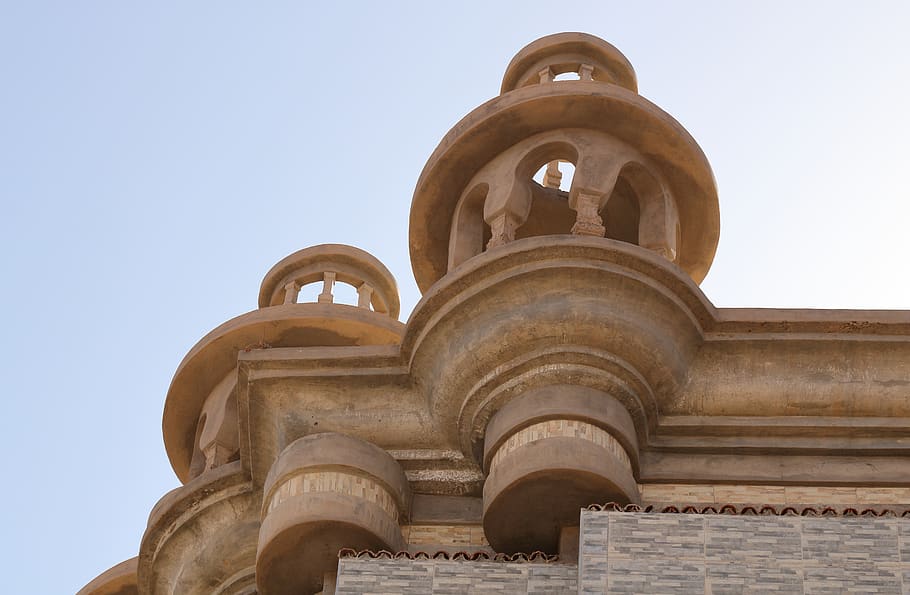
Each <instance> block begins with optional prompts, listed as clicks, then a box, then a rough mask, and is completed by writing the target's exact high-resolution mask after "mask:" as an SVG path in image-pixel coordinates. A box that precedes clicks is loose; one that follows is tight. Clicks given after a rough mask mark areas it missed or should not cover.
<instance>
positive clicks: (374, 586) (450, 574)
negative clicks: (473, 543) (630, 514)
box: [335, 558, 578, 595]
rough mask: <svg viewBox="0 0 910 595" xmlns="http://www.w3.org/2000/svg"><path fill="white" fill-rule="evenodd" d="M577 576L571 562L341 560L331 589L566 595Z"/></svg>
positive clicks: (344, 592)
mask: <svg viewBox="0 0 910 595" xmlns="http://www.w3.org/2000/svg"><path fill="white" fill-rule="evenodd" d="M577 575H578V570H577V568H576V567H575V565H572V564H536V563H522V562H485V561H474V562H471V561H449V560H407V559H402V560H390V559H384V558H382V559H364V558H344V559H342V560H340V561H339V564H338V581H337V584H336V587H335V593H336V594H337V595H354V594H357V595H361V594H370V595H380V594H383V595H384V594H387V593H388V594H391V593H402V594H407V595H411V594H415V595H416V594H418V593H419V594H422V595H424V594H427V593H433V594H436V595H462V594H466V593H469V594H476V595H483V594H488V593H490V594H493V593H496V594H500V595H501V594H506V593H533V594H535V595H544V594H547V595H549V594H554V595H569V594H574V593H577V592H578V584H577Z"/></svg>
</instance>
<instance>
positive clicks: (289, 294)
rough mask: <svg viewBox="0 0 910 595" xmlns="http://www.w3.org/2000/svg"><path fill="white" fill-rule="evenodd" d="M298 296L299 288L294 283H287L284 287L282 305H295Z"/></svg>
mask: <svg viewBox="0 0 910 595" xmlns="http://www.w3.org/2000/svg"><path fill="white" fill-rule="evenodd" d="M299 294H300V286H299V285H297V283H296V282H295V281H289V282H288V283H287V284H286V285H285V286H284V303H285V304H296V303H297V296H298V295H299Z"/></svg>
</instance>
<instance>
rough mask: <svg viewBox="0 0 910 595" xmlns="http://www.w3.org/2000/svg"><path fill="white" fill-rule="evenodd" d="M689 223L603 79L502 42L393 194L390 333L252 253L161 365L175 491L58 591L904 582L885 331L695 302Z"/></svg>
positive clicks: (622, 89) (631, 80) (322, 261)
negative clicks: (486, 87) (472, 103)
mask: <svg viewBox="0 0 910 595" xmlns="http://www.w3.org/2000/svg"><path fill="white" fill-rule="evenodd" d="M567 74H568V75H570V76H569V77H568V78H569V79H570V80H563V79H565V78H566V75H567ZM570 172H571V173H572V176H571V181H570V180H569V173H570ZM718 234H719V213H718V199H717V192H716V188H715V184H714V179H713V176H712V173H711V169H710V166H709V164H708V161H707V159H706V158H705V156H704V154H703V153H702V151H701V150H700V149H699V147H698V145H697V144H696V143H695V141H694V140H693V139H692V137H691V136H690V135H689V134H688V133H687V132H686V130H685V129H684V128H683V127H682V126H681V125H680V124H679V123H678V122H676V121H675V120H674V119H673V118H672V117H671V116H669V115H668V114H666V113H665V112H663V111H662V110H661V109H660V108H658V107H657V106H655V105H654V104H652V103H651V102H649V101H648V100H646V99H644V98H643V97H642V96H640V95H639V94H638V90H637V82H636V77H635V73H634V71H633V70H632V67H631V65H630V64H629V62H628V60H626V58H625V57H624V56H623V55H622V54H621V53H620V52H619V51H618V50H617V49H616V48H614V47H613V46H611V45H610V44H608V43H606V42H604V41H602V40H600V39H598V38H596V37H593V36H590V35H586V34H582V33H562V34H557V35H551V36H548V37H545V38H542V39H539V40H537V41H535V42H533V43H531V44H530V45H528V46H527V47H525V48H524V49H522V50H521V51H520V52H519V53H518V55H516V56H515V58H514V59H513V60H512V62H511V63H510V64H509V65H508V67H507V69H506V73H505V76H504V77H503V82H502V87H501V91H500V95H499V96H498V97H496V98H494V99H491V100H490V101H488V102H487V103H485V104H483V105H481V106H480V107H478V108H477V109H475V110H474V111H472V112H471V113H470V114H468V115H467V116H465V117H464V118H463V119H462V120H461V121H460V122H459V123H458V124H456V125H455V126H454V127H453V128H452V130H451V131H450V132H449V133H448V134H447V135H446V136H445V137H444V138H443V139H442V141H441V142H440V144H439V146H438V148H437V149H436V151H434V153H433V154H432V155H431V156H430V158H429V160H428V162H427V164H426V166H425V168H424V170H423V173H422V174H421V176H420V179H419V180H418V182H417V187H416V190H415V192H414V198H413V202H412V205H411V214H410V250H411V263H412V266H413V270H414V275H415V278H416V280H417V284H418V286H419V288H420V290H421V292H422V293H423V299H422V300H421V301H420V303H419V304H418V305H417V306H416V308H415V309H414V311H413V312H412V313H411V315H410V317H409V319H408V321H407V323H406V324H402V323H401V322H399V321H398V314H399V299H398V294H397V289H396V284H395V281H394V279H393V277H392V275H391V274H390V273H389V271H388V270H387V269H386V268H385V267H384V266H383V265H382V263H380V262H379V261H377V260H376V259H375V258H373V257H372V256H370V255H369V254H367V253H365V252H363V251H361V250H358V249H356V248H353V247H350V246H344V245H322V246H315V247H311V248H306V249H304V250H301V251H299V252H296V253H295V254H292V255H291V256H288V257H287V258H285V259H284V260H282V261H280V262H279V263H278V264H276V265H275V266H274V267H273V268H272V269H271V270H270V271H269V272H268V273H267V274H266V276H265V279H264V280H263V282H262V285H261V287H260V291H259V308H258V309H257V310H254V311H252V312H249V313H247V314H243V315H241V316H238V317H237V318H234V319H233V320H230V321H228V322H226V323H224V324H223V325H221V326H219V327H218V328H216V329H215V330H213V331H212V332H211V333H209V334H208V335H206V336H205V337H204V338H202V339H201V340H200V341H199V343H197V344H196V346H195V347H193V349H192V350H191V351H190V352H189V353H188V354H187V356H186V357H185V358H184V360H183V362H182V363H181V364H180V366H179V367H178V369H177V372H176V373H175V375H174V379H173V381H172V383H171V386H170V388H169V390H168V394H167V398H166V401H165V408H164V422H163V430H164V439H165V445H166V448H167V453H168V457H169V459H170V461H171V464H172V466H173V468H174V471H175V472H176V474H177V476H178V477H179V478H180V481H181V483H182V484H183V485H182V486H181V487H179V488H177V489H176V490H174V491H172V492H170V493H168V494H166V495H165V496H164V497H163V498H162V499H161V501H160V502H159V503H158V504H157V505H156V506H155V508H154V509H153V510H152V512H151V515H150V518H149V524H148V528H147V530H146V532H145V535H144V536H143V538H142V542H141V545H140V548H139V555H138V557H137V558H135V559H133V560H130V561H127V562H125V563H123V564H121V565H118V566H116V567H114V568H113V569H111V570H109V571H107V572H106V573H104V574H102V575H101V576H99V577H98V578H97V579H95V580H94V581H92V583H90V584H89V585H87V586H86V587H85V588H84V589H83V591H82V592H81V593H84V594H85V595H89V594H91V595H114V594H121V595H125V594H127V593H137V592H138V593H142V594H155V595H165V594H181V595H183V594H210V593H217V594H223V595H240V594H251V593H260V594H261V595H284V594H291V593H316V592H324V593H336V592H337V593H359V592H376V591H384V592H410V593H426V592H434V591H437V592H443V591H444V592H483V591H484V590H485V589H489V590H496V591H497V592H511V593H516V592H520V593H524V592H539V593H574V592H586V593H589V592H591V593H597V592H606V591H621V592H648V591H663V592H667V591H671V592H721V591H724V590H725V589H726V590H728V591H731V592H742V591H747V590H749V589H756V590H759V591H760V590H763V589H765V590H767V589H769V588H772V587H773V588H775V589H778V590H783V591H787V592H812V591H813V590H815V589H823V588H834V589H837V588H840V587H843V588H846V587H847V586H848V585H854V584H855V585H860V586H863V585H865V586H866V587H870V586H875V587H876V588H879V587H889V588H890V587H893V586H894V585H897V587H896V588H897V591H896V592H900V590H901V582H902V581H904V583H903V584H904V585H907V586H904V587H903V588H904V589H907V588H908V586H910V582H908V581H910V554H908V553H907V549H906V545H904V546H901V545H900V544H902V543H903V544H908V543H910V527H908V523H910V520H905V517H906V516H907V513H906V506H907V505H908V503H910V464H908V463H910V457H908V452H907V449H908V445H910V398H908V397H910V392H908V391H910V313H907V312H876V311H822V310H813V311H809V310H758V309H756V310H744V309H718V308H716V307H714V306H713V305H712V304H711V302H710V301H709V300H708V299H707V298H706V297H705V295H704V294H703V293H702V292H701V290H700V289H699V287H698V284H699V283H700V282H701V281H702V279H703V278H704V277H705V275H706V274H707V272H708V269H709V267H710V266H711V262H712V260H713V257H714V252H715V249H716V247H717V242H718ZM313 283H316V284H319V287H320V289H321V293H319V295H318V298H317V301H316V302H314V303H301V301H299V296H300V290H301V288H302V287H304V286H306V285H309V284H313ZM338 283H344V284H348V285H351V286H353V287H354V288H356V291H357V296H358V297H357V303H356V304H341V303H337V302H336V301H335V297H334V294H333V287H334V286H335V284H338ZM605 503H611V504H609V505H606V506H604V504H605ZM674 512H676V513H685V514H673V513H674ZM724 512H725V513H729V514H728V515H724V514H719V513H724ZM753 513H754V514H753ZM848 517H849V518H848ZM642 535H644V536H645V537H644V538H642V537H641V536H642ZM857 535H861V536H863V537H862V539H859V538H857ZM864 540H865V541H864ZM339 552H341V556H342V557H341V560H340V561H339ZM421 552H427V553H421ZM435 552H439V553H438V554H434V553H435ZM905 577H906V578H905ZM851 581H852V582H851ZM870 581H871V582H870ZM885 590H887V589H885Z"/></svg>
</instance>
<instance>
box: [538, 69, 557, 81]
mask: <svg viewBox="0 0 910 595" xmlns="http://www.w3.org/2000/svg"><path fill="white" fill-rule="evenodd" d="M537 76H539V77H540V82H541V83H552V82H553V79H554V78H555V77H554V76H553V69H552V68H550V67H549V66H547V67H546V68H544V69H543V70H541V71H540V72H538V73H537Z"/></svg>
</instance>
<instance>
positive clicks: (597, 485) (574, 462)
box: [483, 437, 639, 552]
mask: <svg viewBox="0 0 910 595" xmlns="http://www.w3.org/2000/svg"><path fill="white" fill-rule="evenodd" d="M606 498H615V499H622V500H625V501H627V502H638V501H639V494H638V485H637V484H636V482H635V478H634V477H633V476H632V470H631V468H630V467H629V466H628V464H627V463H626V462H625V461H622V460H620V459H619V458H618V457H616V456H614V455H613V454H611V453H609V452H608V451H607V449H605V448H604V447H601V446H599V445H596V444H594V443H592V442H589V441H586V440H579V439H577V438H565V437H555V438H544V439H542V440H537V441H534V442H531V443H528V444H527V445H524V446H521V447H519V448H518V449H516V450H514V451H512V452H510V453H508V454H507V455H506V456H505V457H504V458H503V459H502V460H501V461H499V462H498V463H496V464H494V465H493V466H492V469H491V471H490V474H489V476H488V477H487V481H486V483H485V484H484V486H483V508H484V512H483V528H484V534H485V535H486V537H487V540H488V541H489V542H490V545H491V546H492V547H493V549H495V550H496V551H505V552H513V551H522V550H523V551H527V550H528V549H531V548H540V549H542V550H544V551H549V552H555V551H556V547H557V544H558V541H559V529H560V527H567V526H575V525H576V524H577V523H578V510H579V509H580V508H582V507H584V506H588V505H590V504H591V503H592V502H597V501H603V500H604V499H606Z"/></svg>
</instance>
